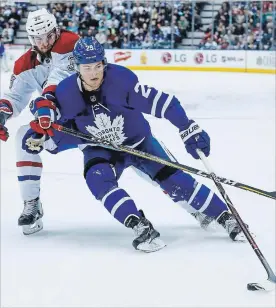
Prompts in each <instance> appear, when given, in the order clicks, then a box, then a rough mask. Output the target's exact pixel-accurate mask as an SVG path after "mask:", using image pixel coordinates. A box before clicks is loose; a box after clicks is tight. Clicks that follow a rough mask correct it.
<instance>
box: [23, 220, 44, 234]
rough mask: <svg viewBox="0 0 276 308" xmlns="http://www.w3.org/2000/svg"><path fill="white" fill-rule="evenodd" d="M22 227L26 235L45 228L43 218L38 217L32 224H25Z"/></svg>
mask: <svg viewBox="0 0 276 308" xmlns="http://www.w3.org/2000/svg"><path fill="white" fill-rule="evenodd" d="M22 229H23V234H24V235H30V234H34V233H36V232H39V231H40V230H42V229H43V223H42V220H41V219H38V220H37V221H36V222H35V223H33V224H32V225H24V226H22Z"/></svg>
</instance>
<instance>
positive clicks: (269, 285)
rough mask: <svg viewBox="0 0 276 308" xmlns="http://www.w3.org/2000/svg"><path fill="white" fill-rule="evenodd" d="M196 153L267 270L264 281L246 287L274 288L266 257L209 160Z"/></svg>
mask: <svg viewBox="0 0 276 308" xmlns="http://www.w3.org/2000/svg"><path fill="white" fill-rule="evenodd" d="M197 153H198V155H199V157H200V159H201V160H202V162H203V164H204V166H205V168H206V170H207V171H208V172H209V174H210V176H211V178H212V180H213V181H214V183H215V185H216V187H217V189H218V190H219V192H220V194H221V195H222V197H223V199H224V201H225V202H226V204H227V206H228V208H229V209H230V211H231V213H232V214H233V215H234V217H235V218H236V220H237V222H238V224H239V226H240V228H241V229H242V231H243V233H244V235H245V237H246V238H247V240H248V242H249V244H250V245H251V247H252V248H253V250H254V251H255V253H256V255H257V257H258V258H259V260H260V261H261V263H262V265H263V267H264V268H265V270H266V272H267V275H268V278H267V280H266V281H265V282H262V283H248V284H247V289H248V290H250V291H257V290H266V291H269V290H271V289H274V288H275V284H276V276H275V274H274V272H273V270H272V269H271V267H270V265H269V264H268V262H267V260H266V258H265V257H264V256H263V254H262V252H261V251H260V248H259V247H258V245H257V244H256V242H255V241H254V239H253V237H252V235H251V234H250V232H249V230H248V228H247V227H246V225H245V224H244V222H243V220H242V219H241V217H240V215H239V213H238V212H237V210H236V208H235V207H234V205H233V203H232V202H231V200H230V198H229V197H228V195H227V193H226V191H225V190H224V188H223V186H222V185H221V183H220V182H219V180H218V179H217V176H216V174H215V173H214V171H213V170H212V168H211V166H210V164H209V162H208V161H207V159H206V157H205V155H204V154H203V153H202V152H201V151H199V150H197Z"/></svg>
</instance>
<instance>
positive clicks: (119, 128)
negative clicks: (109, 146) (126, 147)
mask: <svg viewBox="0 0 276 308" xmlns="http://www.w3.org/2000/svg"><path fill="white" fill-rule="evenodd" d="M94 123H95V125H96V127H95V126H90V125H87V126H86V127H85V128H86V130H87V131H88V132H89V133H90V134H91V135H92V136H94V137H97V138H99V139H102V140H108V141H110V142H114V143H116V144H118V145H119V144H122V143H123V142H124V141H125V140H126V139H127V137H126V136H125V133H124V132H123V130H124V117H123V116H121V115H119V116H116V118H115V119H114V120H113V122H112V121H111V120H110V117H109V116H107V115H106V114H105V113H100V114H97V115H96V117H95V121H94Z"/></svg>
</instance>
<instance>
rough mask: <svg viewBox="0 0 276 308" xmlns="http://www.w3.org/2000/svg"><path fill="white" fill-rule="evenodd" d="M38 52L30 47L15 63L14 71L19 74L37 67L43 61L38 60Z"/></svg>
mask: <svg viewBox="0 0 276 308" xmlns="http://www.w3.org/2000/svg"><path fill="white" fill-rule="evenodd" d="M36 57H37V53H36V52H35V51H32V49H29V50H28V51H26V52H25V53H24V54H23V55H22V56H21V57H20V58H19V59H17V60H16V61H15V63H14V68H13V73H14V74H15V75H19V74H20V73H23V72H25V71H27V70H30V69H32V68H35V67H36V66H38V65H40V64H41V63H40V62H39V61H38V60H37V58H36Z"/></svg>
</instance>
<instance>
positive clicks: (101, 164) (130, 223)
mask: <svg viewBox="0 0 276 308" xmlns="http://www.w3.org/2000/svg"><path fill="white" fill-rule="evenodd" d="M84 176H85V179H86V183H87V186H88V187H89V189H90V191H91V193H92V194H93V195H94V197H95V198H96V199H97V200H101V202H102V204H103V205H104V207H105V208H106V209H107V210H108V212H109V213H110V214H111V215H112V216H113V217H114V218H115V219H117V220H118V221H119V222H120V223H121V224H123V225H125V226H126V227H128V228H132V229H133V230H134V233H135V236H136V238H135V239H134V241H133V243H132V244H133V246H134V248H135V249H137V250H141V251H145V252H153V251H157V250H160V249H161V248H163V247H164V246H165V244H164V243H163V242H162V241H161V240H160V239H159V237H160V234H159V232H157V231H156V230H155V229H154V227H153V226H152V224H151V223H150V222H149V221H148V220H147V219H146V218H145V217H144V215H142V213H141V212H139V211H138V209H137V207H136V205H135V203H134V201H133V200H132V198H131V197H130V196H129V195H128V194H127V192H126V191H125V190H124V189H122V188H120V187H118V182H117V179H116V176H115V174H114V171H113V169H112V167H111V166H110V164H109V162H107V161H103V160H102V159H101V158H96V159H92V160H91V161H89V162H88V163H87V164H86V167H85V172H84Z"/></svg>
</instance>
